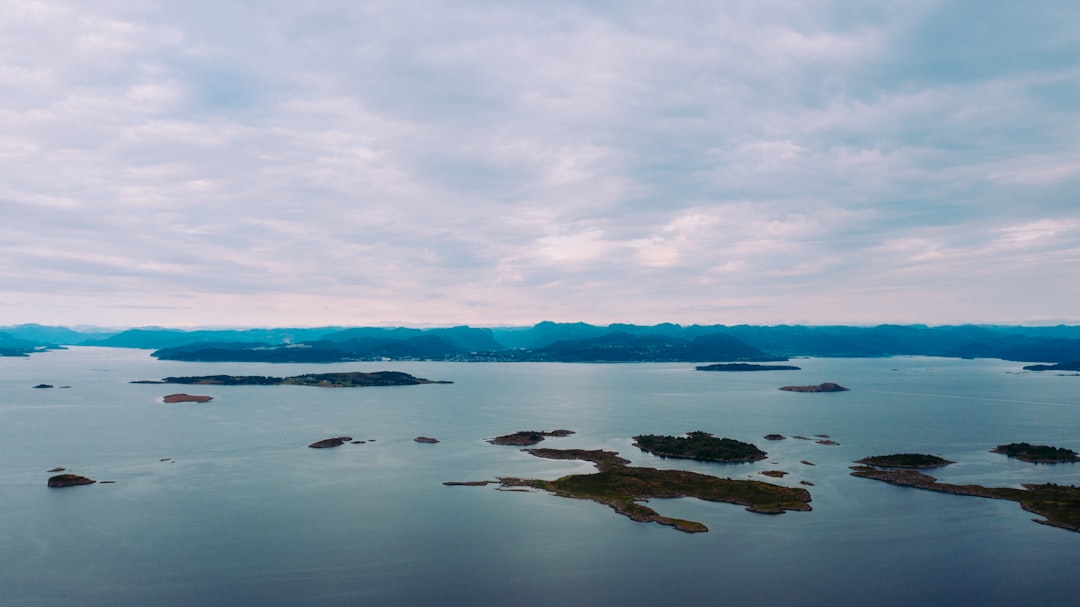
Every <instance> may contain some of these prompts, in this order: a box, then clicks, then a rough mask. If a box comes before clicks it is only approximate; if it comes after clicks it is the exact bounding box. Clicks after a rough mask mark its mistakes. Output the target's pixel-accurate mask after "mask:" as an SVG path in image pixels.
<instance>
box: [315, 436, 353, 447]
mask: <svg viewBox="0 0 1080 607" xmlns="http://www.w3.org/2000/svg"><path fill="white" fill-rule="evenodd" d="M348 442H352V437H351V436H336V437H334V438H324V439H322V440H321V441H315V442H314V443H311V444H310V445H308V447H311V448H312V449H329V448H330V447H340V446H342V445H344V444H345V443H348Z"/></svg>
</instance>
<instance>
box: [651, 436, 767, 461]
mask: <svg viewBox="0 0 1080 607" xmlns="http://www.w3.org/2000/svg"><path fill="white" fill-rule="evenodd" d="M634 446H635V447H637V448H639V449H641V450H642V451H647V452H649V453H652V454H654V455H659V456H661V457H674V458H680V459H692V460H697V461H702V462H723V463H738V462H756V461H759V460H763V459H765V458H766V457H767V456H768V454H767V453H765V452H764V451H762V450H761V449H758V448H757V446H755V445H752V444H750V443H744V442H742V441H737V440H735V439H732V438H716V437H715V436H713V435H712V434H709V433H708V432H702V431H700V430H698V431H695V432H687V433H686V436H660V435H657V434H641V435H638V436H635V437H634Z"/></svg>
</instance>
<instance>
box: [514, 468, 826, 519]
mask: <svg viewBox="0 0 1080 607" xmlns="http://www.w3.org/2000/svg"><path fill="white" fill-rule="evenodd" d="M525 451H526V452H527V453H530V454H532V455H535V456H536V457H543V458H547V459H572V460H584V461H589V462H593V463H594V464H596V467H597V469H598V472H596V473H594V474H575V475H570V476H564V477H562V478H559V479H556V480H553V481H545V480H536V479H520V478H510V477H508V478H500V479H499V483H500V485H501V486H502V487H503V488H514V487H531V488H535V489H542V490H544V491H548V492H551V493H553V494H555V495H558V496H561V497H571V498H576V499H588V500H592V501H594V502H598V503H601V504H604V505H606V506H608V507H610V508H612V509H613V510H615V511H616V512H618V513H619V514H621V515H623V516H626V517H628V518H630V519H631V520H634V521H638V522H655V523H659V524H661V525H668V526H671V527H674V528H675V529H677V530H679V531H684V532H687V533H702V532H705V531H708V530H709V529H708V527H706V526H705V525H704V524H702V523H699V522H697V521H689V520H684V519H676V518H669V517H666V516H662V515H660V514H658V513H657V512H656V511H655V510H653V509H652V508H649V507H648V506H646V505H644V504H642V503H641V502H643V501H647V500H649V499H650V498H674V497H696V498H698V499H702V500H707V501H712V502H725V503H730V504H739V505H742V506H746V509H747V510H748V511H750V512H757V513H760V514H782V513H783V512H785V511H788V510H792V511H808V510H810V504H809V502H810V493H809V492H808V491H806V489H801V488H789V487H781V486H778V485H772V484H769V483H765V482H762V481H753V480H732V479H728V478H719V477H715V476H709V475H707V474H699V473H696V472H688V471H685V470H658V469H656V468H639V467H631V466H627V465H626V464H628V463H629V462H628V461H627V460H625V459H623V458H621V457H618V454H617V453H615V452H612V451H603V450H595V451H586V450H583V449H566V450H559V449H526V450H525Z"/></svg>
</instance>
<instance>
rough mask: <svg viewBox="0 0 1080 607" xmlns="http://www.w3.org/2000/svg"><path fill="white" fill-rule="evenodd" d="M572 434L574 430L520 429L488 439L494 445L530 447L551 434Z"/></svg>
mask: <svg viewBox="0 0 1080 607" xmlns="http://www.w3.org/2000/svg"><path fill="white" fill-rule="evenodd" d="M571 434H574V431H573V430H551V431H550V432H547V431H544V430H520V431H518V432H514V433H513V434H504V435H502V436H496V437H495V438H492V439H488V442H489V443H491V444H493V445H513V446H517V447H528V446H530V445H535V444H536V443H539V442H540V441H542V440H544V439H545V438H547V437H549V436H570V435H571Z"/></svg>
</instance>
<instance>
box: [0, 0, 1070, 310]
mask: <svg viewBox="0 0 1080 607" xmlns="http://www.w3.org/2000/svg"><path fill="white" fill-rule="evenodd" d="M0 14H2V15H4V17H3V19H0V325H3V324H20V323H31V322H34V323H42V324H66V325H77V324H93V325H101V326H110V327H130V326H148V325H157V326H177V327H195V326H207V327H227V326H228V327H244V326H324V325H342V326H365V325H374V326H386V325H407V326H452V325H461V324H469V325H472V326H501V325H531V324H533V323H536V322H539V321H541V320H553V321H560V322H577V321H584V322H590V323H594V324H608V323H613V322H630V323H637V324H654V323H660V322H675V323H680V324H695V323H696V324H729V325H733V324H759V325H774V324H816V325H821V324H852V325H866V324H877V323H903V324H908V323H924V324H931V325H941V324H956V323H968V322H971V323H1003V324H1056V323H1066V324H1078V323H1080V303H1078V302H1080V27H1077V24H1078V23H1080V3H1077V2H1075V1H1073V0H1064V1H1052V0H1051V1H1035V2H1024V3H1021V2H986V1H985V0H973V1H942V0H910V1H905V2H884V1H881V2H879V1H872V0H865V1H864V0H858V1H856V0H849V1H843V2H841V1H829V0H820V1H813V2H806V1H805V0H791V1H780V0H775V1H774V0H752V1H740V0H730V1H724V2H700V1H676V2H651V1H639V0H620V1H618V2H615V1H601V0H597V1H594V2H585V1H581V2H571V1H565V2H560V1H543V2H541V1H516V0H506V1H503V2H493V1H485V0H453V1H446V2H439V1H435V0H430V1H429V0H419V1H415V0H394V1H392V2H382V1H374V0H373V1H363V0H358V1H349V0H341V1H333V0H313V1H309V2H279V1H263V2H254V1H252V2H238V1H228V0H214V1H201V0H184V1H178V0H177V1H162V2H143V1H141V0H131V1H125V0H94V1H64V0H49V1H42V2H36V1H32V0H21V1H20V0H0Z"/></svg>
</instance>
